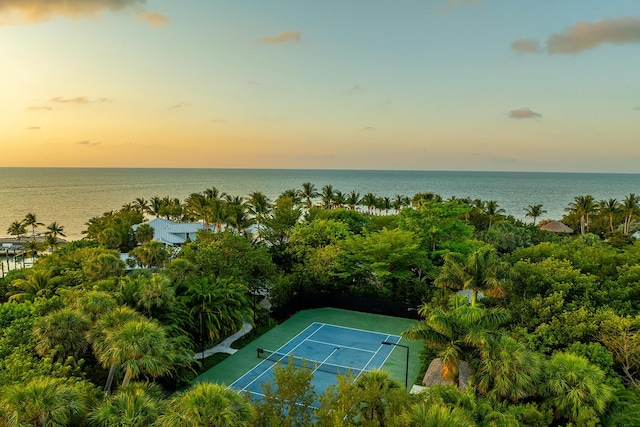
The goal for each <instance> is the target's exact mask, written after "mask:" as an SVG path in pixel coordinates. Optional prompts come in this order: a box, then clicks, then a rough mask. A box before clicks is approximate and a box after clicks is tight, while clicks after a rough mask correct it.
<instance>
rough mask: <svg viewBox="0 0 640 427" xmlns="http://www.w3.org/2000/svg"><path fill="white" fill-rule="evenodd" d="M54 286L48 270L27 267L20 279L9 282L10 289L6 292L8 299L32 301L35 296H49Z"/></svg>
mask: <svg viewBox="0 0 640 427" xmlns="http://www.w3.org/2000/svg"><path fill="white" fill-rule="evenodd" d="M54 288H55V283H54V281H52V280H51V273H50V272H49V271H48V270H40V269H36V268H32V269H29V270H28V271H27V272H26V273H25V277H24V278H22V279H16V280H14V281H13V282H11V289H10V290H9V291H8V292H7V296H8V297H9V300H10V301H18V302H21V301H32V300H34V299H35V298H37V297H49V296H51V294H52V293H53V291H54Z"/></svg>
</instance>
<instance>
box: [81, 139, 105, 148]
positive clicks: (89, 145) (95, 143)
mask: <svg viewBox="0 0 640 427" xmlns="http://www.w3.org/2000/svg"><path fill="white" fill-rule="evenodd" d="M98 144H100V141H96V142H91V141H89V140H87V139H85V140H84V141H78V142H76V145H84V146H87V147H95V146H96V145H98Z"/></svg>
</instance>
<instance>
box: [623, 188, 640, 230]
mask: <svg viewBox="0 0 640 427" xmlns="http://www.w3.org/2000/svg"><path fill="white" fill-rule="evenodd" d="M622 207H623V209H624V212H625V219H624V227H623V233H624V234H626V235H628V234H629V227H630V225H631V220H632V219H633V216H634V215H635V214H637V213H638V211H640V209H639V207H640V200H638V198H637V197H636V195H635V193H631V194H629V195H628V196H626V197H625V198H624V202H622Z"/></svg>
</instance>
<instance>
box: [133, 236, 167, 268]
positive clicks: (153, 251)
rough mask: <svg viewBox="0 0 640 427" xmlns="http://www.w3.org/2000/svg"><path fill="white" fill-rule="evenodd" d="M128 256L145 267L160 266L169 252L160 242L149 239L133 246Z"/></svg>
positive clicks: (165, 260)
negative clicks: (149, 240)
mask: <svg viewBox="0 0 640 427" xmlns="http://www.w3.org/2000/svg"><path fill="white" fill-rule="evenodd" d="M129 256H130V257H131V259H133V260H134V261H135V262H136V263H138V264H139V265H142V266H145V267H146V268H154V267H162V266H164V264H165V263H166V262H167V260H169V252H168V251H167V249H166V248H165V246H164V245H163V244H162V242H156V241H151V242H147V243H144V244H142V245H140V246H137V247H135V248H134V249H132V250H131V251H130V252H129Z"/></svg>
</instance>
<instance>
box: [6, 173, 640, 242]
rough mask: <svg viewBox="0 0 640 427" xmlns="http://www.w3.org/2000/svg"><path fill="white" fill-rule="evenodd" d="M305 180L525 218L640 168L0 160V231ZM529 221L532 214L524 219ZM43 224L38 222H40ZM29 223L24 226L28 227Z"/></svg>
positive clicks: (76, 224) (79, 225) (80, 221)
mask: <svg viewBox="0 0 640 427" xmlns="http://www.w3.org/2000/svg"><path fill="white" fill-rule="evenodd" d="M304 182H311V183H313V184H315V186H316V188H318V190H320V189H321V188H322V187H323V186H324V185H328V184H329V185H332V186H333V188H334V189H335V190H340V191H342V192H343V193H349V192H351V191H356V192H358V193H360V196H361V197H362V196H363V195H364V194H366V193H369V192H371V193H374V194H376V195H377V196H383V197H385V196H388V197H394V196H395V195H396V194H401V195H407V196H410V197H411V196H413V195H414V194H416V193H419V192H427V191H430V192H433V193H437V194H440V195H441V196H442V197H443V198H445V199H448V198H450V197H451V196H455V197H458V198H463V197H471V198H473V199H481V200H485V201H486V200H495V201H497V202H498V204H499V205H500V207H501V208H503V209H504V210H505V211H506V213H507V214H510V215H513V216H514V217H516V218H520V219H523V220H525V216H524V214H525V212H524V208H525V207H527V206H529V205H534V204H539V203H541V204H543V205H544V209H546V210H547V213H546V214H544V215H543V217H542V218H540V219H544V218H552V219H560V218H561V217H562V215H563V213H564V209H565V208H566V207H567V206H568V205H569V203H570V202H572V201H573V198H574V197H576V196H581V195H586V194H589V195H592V196H593V197H594V198H595V199H596V200H602V199H609V198H615V199H617V200H619V201H621V200H623V199H624V197H625V196H627V195H628V194H629V193H636V194H640V174H599V173H598V174H595V173H594V174H592V173H547V172H544V173H543V172H540V173H538V172H456V171H386V170H376V171H372V170H299V169H286V170H283V169H277V170H276V169H133V168H130V169H115V168H114V169H110V168H96V169H93V168H0V236H8V233H7V228H9V225H10V224H11V223H12V222H13V221H17V220H22V219H23V218H24V217H25V215H26V214H27V213H29V212H32V213H35V214H36V216H37V218H38V220H39V221H40V222H43V223H45V224H47V225H48V224H50V223H51V222H54V221H56V222H57V223H58V224H60V225H62V226H64V230H65V234H67V239H70V240H76V239H81V238H82V237H83V235H82V231H83V230H85V229H86V226H85V223H86V222H87V220H88V219H89V218H92V217H95V216H100V215H102V214H103V213H104V212H108V211H111V210H117V209H119V208H120V207H121V206H122V205H124V204H126V203H129V202H133V201H134V200H135V199H136V198H137V197H144V198H145V199H147V200H148V199H150V198H151V197H153V196H160V197H164V196H171V197H177V198H179V199H180V200H184V198H185V197H187V196H188V195H189V194H191V193H194V192H202V191H204V190H206V189H208V188H211V187H217V188H218V189H219V190H221V191H224V192H226V193H228V194H231V195H234V196H247V195H248V194H249V193H251V192H253V191H262V192H263V193H265V194H266V195H267V196H268V197H269V198H271V199H272V200H273V199H275V198H276V197H277V196H278V195H279V194H281V193H282V192H284V191H285V190H288V189H300V188H301V187H302V183H304ZM526 220H527V221H528V220H530V219H526ZM39 230H40V231H44V227H40V229H39ZM28 231H29V230H28Z"/></svg>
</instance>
